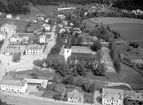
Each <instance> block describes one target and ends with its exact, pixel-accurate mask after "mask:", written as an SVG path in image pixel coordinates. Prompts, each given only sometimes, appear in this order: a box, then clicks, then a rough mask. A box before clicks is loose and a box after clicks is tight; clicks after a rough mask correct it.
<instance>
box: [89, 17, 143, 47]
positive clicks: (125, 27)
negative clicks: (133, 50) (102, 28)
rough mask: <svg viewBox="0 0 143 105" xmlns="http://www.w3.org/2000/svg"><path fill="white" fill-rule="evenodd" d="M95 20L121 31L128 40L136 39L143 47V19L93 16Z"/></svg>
mask: <svg viewBox="0 0 143 105" xmlns="http://www.w3.org/2000/svg"><path fill="white" fill-rule="evenodd" d="M91 20H92V21H94V22H103V23H104V24H105V25H107V24H108V25H109V26H110V27H111V29H113V30H116V31H118V32H120V34H121V36H122V37H123V38H125V39H126V40H136V42H137V43H138V44H140V46H141V47H143V35H142V34H141V33H143V20H141V19H133V18H112V17H111V18H110V17H103V18H92V19H91Z"/></svg>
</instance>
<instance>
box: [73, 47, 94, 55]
mask: <svg viewBox="0 0 143 105" xmlns="http://www.w3.org/2000/svg"><path fill="white" fill-rule="evenodd" d="M72 53H87V54H92V53H94V52H93V51H92V50H91V49H90V48H89V47H85V46H72Z"/></svg>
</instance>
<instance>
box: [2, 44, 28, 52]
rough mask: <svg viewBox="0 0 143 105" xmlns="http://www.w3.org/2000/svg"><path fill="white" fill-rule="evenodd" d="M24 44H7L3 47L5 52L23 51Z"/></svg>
mask: <svg viewBox="0 0 143 105" xmlns="http://www.w3.org/2000/svg"><path fill="white" fill-rule="evenodd" d="M25 48H26V46H25V45H8V46H7V48H5V49H4V52H5V53H19V52H24V50H25Z"/></svg>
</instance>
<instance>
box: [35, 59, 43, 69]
mask: <svg viewBox="0 0 143 105" xmlns="http://www.w3.org/2000/svg"><path fill="white" fill-rule="evenodd" d="M43 63H44V61H43V60H39V59H38V60H34V62H33V64H34V65H36V66H40V67H42V65H43Z"/></svg>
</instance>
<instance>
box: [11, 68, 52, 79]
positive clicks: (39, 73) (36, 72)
mask: <svg viewBox="0 0 143 105" xmlns="http://www.w3.org/2000/svg"><path fill="white" fill-rule="evenodd" d="M30 74H34V75H36V76H37V77H38V78H45V79H46V78H47V79H50V78H53V76H54V74H55V72H54V71H48V70H45V71H42V70H38V69H36V68H35V69H31V70H25V71H18V72H12V73H11V76H13V78H16V76H17V77H19V76H22V75H23V77H25V76H26V77H29V75H30ZM31 78H32V77H31Z"/></svg>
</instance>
